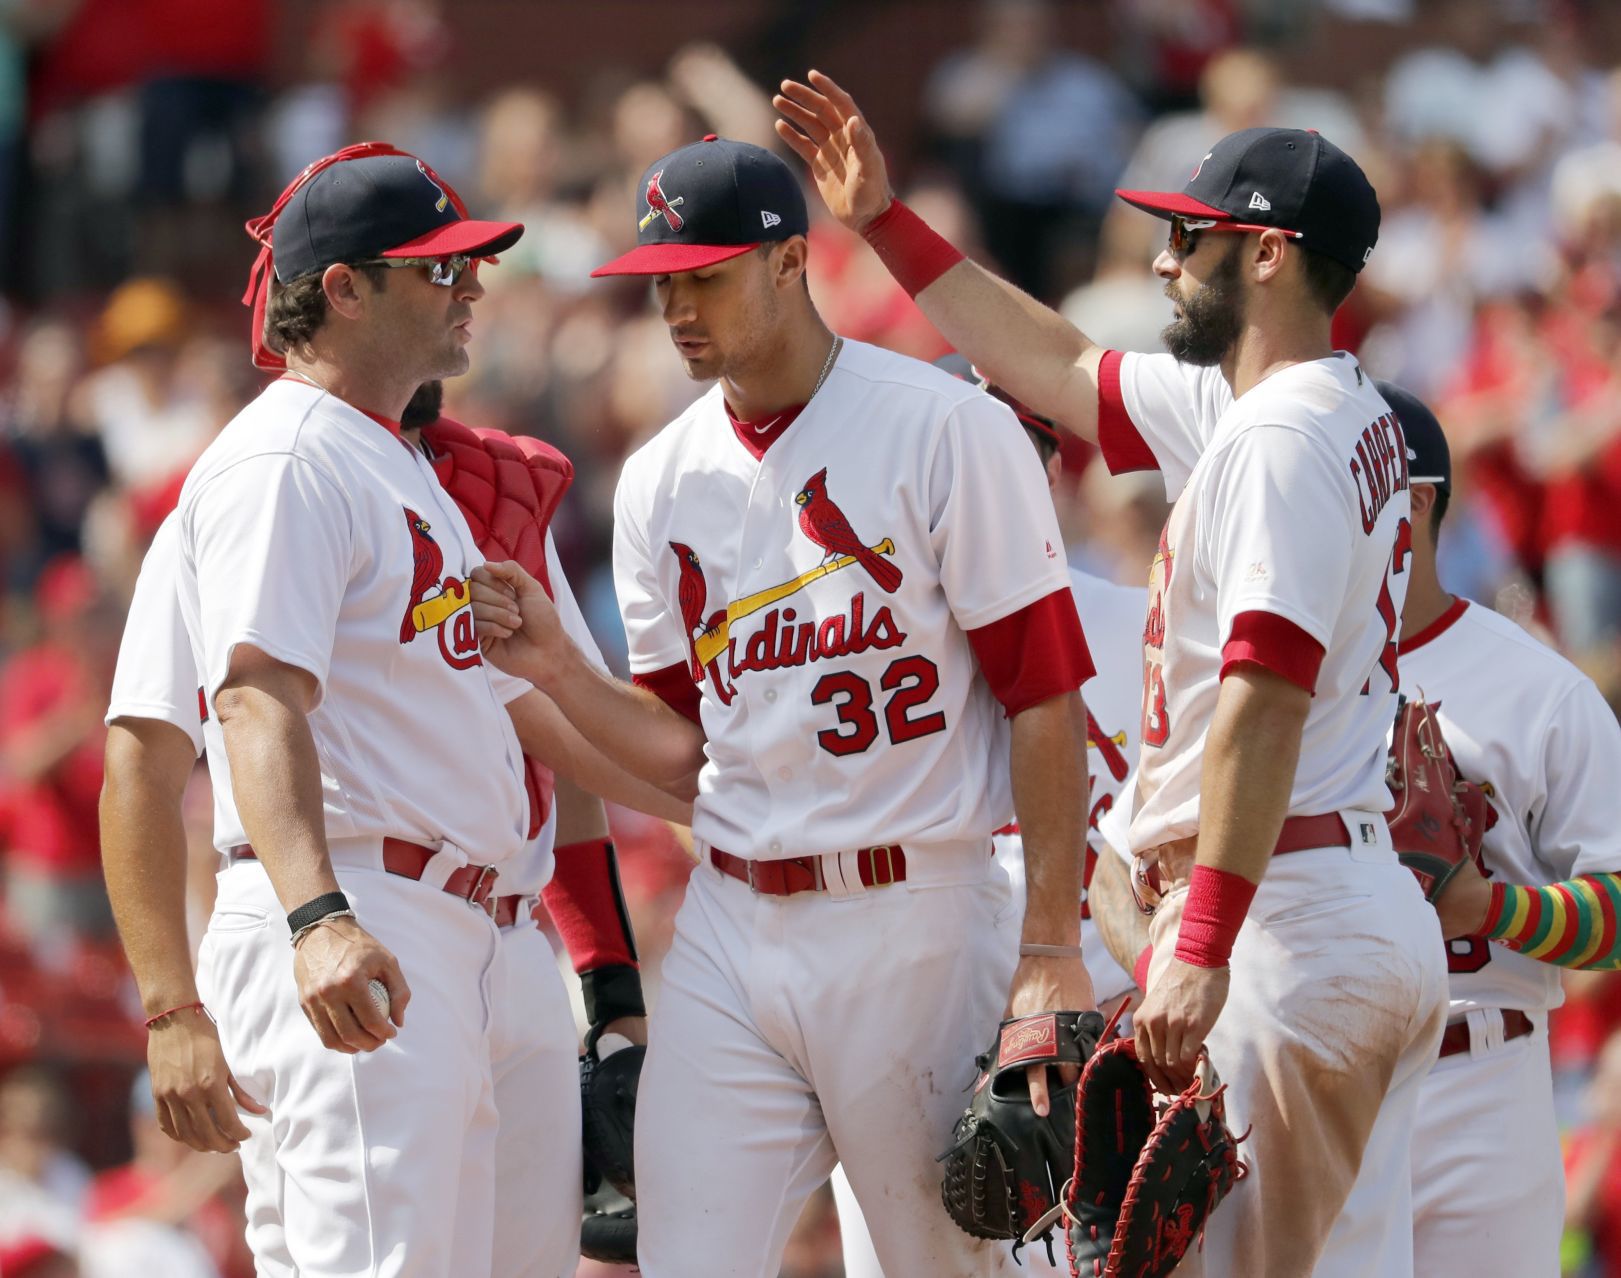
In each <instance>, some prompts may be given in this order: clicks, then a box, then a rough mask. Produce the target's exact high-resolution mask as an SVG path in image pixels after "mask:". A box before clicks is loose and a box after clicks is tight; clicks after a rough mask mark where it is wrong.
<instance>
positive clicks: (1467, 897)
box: [1378, 382, 1621, 1274]
mask: <svg viewBox="0 0 1621 1278" xmlns="http://www.w3.org/2000/svg"><path fill="white" fill-rule="evenodd" d="M1378 386H1379V390H1380V393H1381V394H1383V395H1384V397H1385V400H1386V402H1388V403H1389V404H1390V406H1391V408H1393V409H1394V410H1395V412H1396V415H1397V416H1398V417H1399V418H1400V419H1401V424H1402V431H1403V434H1404V435H1405V437H1406V440H1407V456H1408V471H1409V474H1408V482H1409V483H1410V484H1411V486H1412V488H1411V491H1412V501H1413V551H1412V555H1413V557H1412V565H1411V568H1410V573H1411V578H1412V580H1411V582H1410V584H1409V585H1408V589H1407V602H1406V605H1405V606H1404V608H1403V610H1402V638H1401V645H1400V654H1399V655H1400V660H1401V677H1402V686H1403V688H1404V689H1406V690H1408V691H1410V692H1411V693H1413V694H1417V695H1422V696H1423V697H1424V699H1425V700H1426V701H1427V702H1428V703H1429V705H1430V706H1431V708H1432V709H1433V710H1434V711H1435V714H1436V718H1437V719H1438V720H1439V722H1440V725H1441V730H1442V735H1443V736H1444V737H1445V739H1446V744H1447V747H1448V748H1449V749H1450V750H1451V752H1452V755H1453V758H1454V759H1455V760H1456V763H1457V766H1458V771H1459V773H1460V775H1461V776H1463V777H1464V778H1466V779H1467V780H1470V781H1473V782H1476V783H1477V784H1479V785H1481V786H1482V787H1483V788H1484V789H1485V791H1486V797H1487V800H1488V802H1489V803H1490V804H1491V809H1492V810H1491V814H1490V815H1489V817H1488V819H1487V826H1486V833H1485V839H1484V844H1483V847H1482V849H1481V852H1482V855H1481V861H1482V864H1483V866H1484V869H1485V874H1484V875H1483V874H1481V873H1480V872H1478V871H1477V870H1476V869H1475V867H1474V865H1473V863H1466V864H1465V866H1464V869H1463V870H1462V871H1461V872H1460V873H1459V875H1458V876H1457V877H1455V878H1454V879H1453V880H1452V881H1451V883H1449V884H1448V885H1447V887H1446V888H1445V889H1444V891H1443V892H1442V894H1441V896H1440V899H1439V901H1438V902H1437V909H1438V910H1439V912H1440V915H1441V927H1442V931H1443V932H1444V933H1445V935H1446V936H1447V938H1448V940H1447V967H1448V971H1449V973H1450V977H1449V985H1450V988H1451V995H1452V999H1451V1009H1450V1012H1449V1018H1448V1021H1447V1028H1446V1033H1445V1035H1444V1036H1443V1038H1442V1040H1441V1057H1440V1060H1438V1061H1437V1062H1436V1063H1435V1065H1434V1066H1433V1067H1432V1068H1431V1069H1430V1072H1429V1075H1428V1077H1427V1078H1426V1079H1425V1081H1424V1086H1423V1091H1422V1093H1421V1096H1420V1101H1419V1109H1418V1119H1417V1125H1416V1126H1415V1128H1414V1130H1413V1253H1414V1269H1415V1271H1416V1272H1418V1273H1421V1274H1448V1273H1457V1274H1475V1273H1511V1274H1553V1273H1557V1272H1558V1271H1559V1237H1560V1233H1561V1230H1562V1227H1563V1224H1564V1210H1563V1203H1564V1174H1563V1168H1562V1165H1561V1161H1560V1152H1559V1135H1558V1133H1559V1128H1558V1124H1557V1122H1556V1120H1555V1117H1554V1104H1553V1076H1552V1071H1551V1067H1550V1065H1549V1060H1548V1024H1547V1018H1548V1012H1549V1011H1550V1010H1552V1009H1553V1008H1555V1007H1557V1006H1558V1005H1559V1004H1560V1002H1561V1001H1562V1000H1563V997H1564V995H1563V992H1562V989H1561V984H1560V979H1559V971H1560V969H1561V968H1567V969H1583V970H1589V971H1593V970H1614V969H1615V968H1617V967H1621V945H1618V942H1617V927H1616V917H1617V905H1618V903H1621V875H1618V874H1617V870H1618V868H1621V843H1618V839H1621V793H1618V791H1617V787H1616V785H1615V784H1614V781H1615V778H1616V777H1618V776H1621V728H1618V727H1617V725H1616V719H1615V715H1614V713H1613V712H1612V711H1611V710H1610V708H1609V706H1608V705H1607V704H1606V703H1605V701H1604V698H1603V696H1602V695H1601V694H1600V693H1599V690H1598V689H1597V688H1596V687H1595V686H1594V685H1593V682H1592V680H1590V679H1588V678H1587V677H1586V676H1585V675H1583V674H1582V673H1581V672H1580V671H1579V670H1577V669H1576V667H1575V666H1573V665H1571V664H1570V662H1568V661H1566V660H1565V659H1564V658H1563V657H1561V656H1559V655H1558V654H1557V653H1555V652H1554V651H1552V650H1551V649H1549V648H1547V647H1545V646H1544V645H1543V644H1541V643H1539V642H1537V640H1535V639H1534V638H1532V637H1531V636H1530V635H1529V634H1527V633H1526V632H1525V631H1524V630H1523V629H1522V628H1521V627H1519V626H1518V625H1515V624H1514V623H1513V622H1511V621H1509V620H1507V619H1506V618H1504V617H1502V616H1499V615H1498V614H1497V613H1495V612H1493V611H1491V610H1490V609H1489V608H1483V607H1481V606H1480V605H1478V604H1473V603H1470V602H1469V601H1467V600H1465V599H1462V598H1459V597H1457V596H1455V595H1452V594H1450V593H1449V592H1448V591H1447V590H1446V588H1445V587H1444V586H1443V585H1442V584H1441V580H1440V577H1439V575H1438V573H1437V570H1436V558H1435V550H1436V534H1437V533H1438V532H1439V530H1440V526H1441V521H1442V519H1443V518H1444V517H1445V515H1446V509H1447V503H1448V502H1449V500H1450V499H1451V494H1452V462H1451V456H1450V454H1449V452H1448V449H1447V442H1446V437H1445V436H1444V435H1443V434H1442V433H1441V426H1440V423H1438V422H1437V421H1436V420H1435V416H1434V414H1433V413H1431V412H1430V411H1429V409H1427V408H1426V407H1425V406H1424V405H1423V404H1422V403H1421V402H1420V401H1419V400H1418V399H1417V398H1415V397H1414V396H1413V395H1411V394H1409V393H1408V392H1406V391H1404V390H1401V389H1400V388H1398V387H1395V386H1390V385H1388V384H1386V383H1383V382H1380V383H1378ZM1488 1128H1489V1129H1490V1130H1489V1132H1488V1130H1486V1129H1488ZM1505 1167H1512V1168H1513V1169H1514V1174H1513V1175H1512V1176H1505V1175H1503V1174H1502V1169H1503V1168H1505Z"/></svg>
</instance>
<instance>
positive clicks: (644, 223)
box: [636, 169, 687, 231]
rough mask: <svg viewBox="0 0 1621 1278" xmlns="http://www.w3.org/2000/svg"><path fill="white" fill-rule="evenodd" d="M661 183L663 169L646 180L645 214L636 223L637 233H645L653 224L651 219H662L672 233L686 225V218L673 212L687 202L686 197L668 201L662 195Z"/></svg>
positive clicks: (679, 196) (682, 196)
mask: <svg viewBox="0 0 1621 1278" xmlns="http://www.w3.org/2000/svg"><path fill="white" fill-rule="evenodd" d="M663 181H664V170H663V169H660V170H659V171H658V172H657V173H655V174H654V175H653V176H652V177H650V178H648V179H647V212H646V214H644V215H643V217H642V220H641V221H640V222H638V223H636V229H637V230H638V231H645V230H646V229H647V228H648V227H649V226H651V225H652V224H653V219H654V218H656V217H662V218H663V219H664V220H665V221H666V222H667V223H669V227H670V229H671V230H672V231H679V230H680V229H681V228H682V227H683V226H685V225H686V224H687V220H686V218H684V217H682V216H681V214H679V213H677V212H676V211H675V210H676V207H677V206H678V205H681V204H685V203H686V202H687V199H686V196H684V195H678V196H676V197H675V199H673V200H672V199H668V198H667V197H666V196H665V194H664V187H663V186H662V185H661V183H662V182H663Z"/></svg>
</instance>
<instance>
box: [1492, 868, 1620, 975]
mask: <svg viewBox="0 0 1621 1278" xmlns="http://www.w3.org/2000/svg"><path fill="white" fill-rule="evenodd" d="M1491 887H1492V896H1491V904H1490V905H1489V906H1488V907H1487V910H1486V919H1485V922H1484V923H1483V924H1482V925H1481V931H1480V934H1481V935H1482V936H1484V937H1486V938H1487V939H1488V940H1493V941H1497V942H1499V943H1500V944H1502V945H1505V946H1507V947H1508V948H1509V949H1511V950H1514V951H1516V952H1517V953H1520V954H1524V955H1525V956H1526V957H1527V958H1533V959H1536V960H1537V961H1538V962H1540V963H1551V964H1553V965H1554V966H1556V967H1569V968H1581V969H1584V970H1587V971H1614V970H1617V969H1621V937H1618V931H1621V929H1618V927H1617V920H1618V919H1621V874H1584V875H1581V876H1580V877H1578V878H1574V879H1568V880H1566V881H1565V882H1563V883H1551V884H1548V885H1547V886H1546V887H1518V886H1514V885H1511V884H1504V883H1493V884H1492V885H1491Z"/></svg>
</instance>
